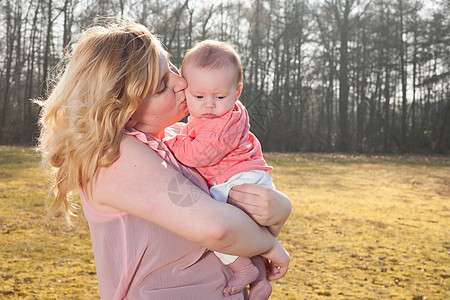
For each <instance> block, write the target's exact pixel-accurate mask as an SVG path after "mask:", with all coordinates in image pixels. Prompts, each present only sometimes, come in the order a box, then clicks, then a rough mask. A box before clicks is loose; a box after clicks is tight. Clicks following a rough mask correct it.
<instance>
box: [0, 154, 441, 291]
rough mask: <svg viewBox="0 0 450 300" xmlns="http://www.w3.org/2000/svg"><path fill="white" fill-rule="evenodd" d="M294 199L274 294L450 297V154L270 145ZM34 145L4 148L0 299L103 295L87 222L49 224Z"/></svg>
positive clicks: (281, 181) (278, 179) (278, 175)
mask: <svg viewBox="0 0 450 300" xmlns="http://www.w3.org/2000/svg"><path fill="white" fill-rule="evenodd" d="M266 159H267V160H268V162H269V163H270V164H271V165H273V166H274V167H275V171H274V172H273V174H272V175H273V177H274V179H275V183H276V185H277V187H278V188H279V189H280V190H281V191H283V192H284V193H286V194H287V195H288V196H289V197H290V198H291V200H292V202H293V212H292V215H291V218H290V219H289V220H288V223H287V224H286V226H285V228H284V229H283V232H282V233H281V235H280V240H281V241H282V243H283V244H284V245H285V246H286V248H287V249H288V251H289V252H290V254H291V258H292V261H291V267H290V270H289V273H288V275H287V276H286V277H285V278H283V279H281V280H279V281H277V282H274V283H273V286H274V292H273V296H272V297H271V299H413V300H419V299H449V298H450V288H449V286H450V285H449V280H450V279H449V277H450V269H449V268H450V259H449V254H450V253H449V251H450V235H449V227H450V221H449V216H450V212H449V209H450V207H449V206H450V202H449V200H450V159H449V158H448V157H440V158H427V157H409V158H404V157H378V158H376V157H372V158H369V157H364V156H338V155H312V154H308V155H301V154H289V155H288V154H267V155H266ZM47 191H48V182H47V177H46V176H45V175H44V174H43V173H42V172H41V171H40V170H39V167H38V158H37V157H36V155H35V154H34V153H33V151H32V150H31V149H26V148H14V147H0V239H1V241H0V274H1V281H0V282H1V284H0V298H7V299H16V298H19V299H24V298H25V299H98V298H99V296H98V291H97V282H96V275H95V265H94V259H93V255H92V249H91V242H90V237H89V230H88V228H87V225H86V223H85V222H84V221H83V219H81V218H78V219H77V220H76V227H75V228H74V229H68V228H67V227H65V226H64V225H62V222H60V221H54V222H51V223H50V224H47V223H46V222H45V220H44V219H43V215H44V214H45V210H46V207H45V199H46V193H47Z"/></svg>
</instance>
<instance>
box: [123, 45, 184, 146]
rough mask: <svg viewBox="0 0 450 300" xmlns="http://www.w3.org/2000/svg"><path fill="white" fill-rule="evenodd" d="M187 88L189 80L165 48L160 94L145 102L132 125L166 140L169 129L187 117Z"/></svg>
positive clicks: (161, 57)
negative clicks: (181, 74)
mask: <svg viewBox="0 0 450 300" xmlns="http://www.w3.org/2000/svg"><path fill="white" fill-rule="evenodd" d="M186 86H187V84H186V80H185V79H184V78H182V77H181V76H180V73H179V72H178V69H177V68H176V67H175V66H174V65H173V64H172V63H171V62H170V61H169V58H168V54H167V52H166V51H164V50H162V49H161V54H160V57H159V79H158V86H157V88H156V93H154V94H152V95H147V96H146V97H145V98H144V99H142V102H141V104H140V105H139V107H138V108H137V110H136V111H135V112H134V114H133V115H132V116H131V120H130V122H129V123H128V126H132V127H134V128H136V129H137V130H139V131H142V132H145V133H149V134H151V135H153V136H155V137H157V138H160V139H162V138H163V137H164V130H165V129H166V128H167V127H168V126H170V125H172V124H174V123H176V122H177V121H179V120H181V119H182V118H183V117H185V116H186V115H187V106H186V97H185V95H184V89H185V88H186Z"/></svg>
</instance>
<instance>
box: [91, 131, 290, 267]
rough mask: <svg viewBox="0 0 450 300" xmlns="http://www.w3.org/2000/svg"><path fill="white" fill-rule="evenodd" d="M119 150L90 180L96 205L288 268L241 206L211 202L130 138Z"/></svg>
mask: <svg viewBox="0 0 450 300" xmlns="http://www.w3.org/2000/svg"><path fill="white" fill-rule="evenodd" d="M120 153H121V155H120V157H119V158H118V159H117V160H116V161H115V162H114V163H113V164H112V165H111V166H109V167H107V168H103V169H101V170H100V172H99V174H98V176H97V178H96V180H95V182H94V184H93V188H92V190H91V193H90V197H89V198H90V201H91V203H92V205H93V206H94V207H96V208H97V209H100V210H103V211H124V212H127V213H129V214H132V215H135V216H138V217H140V218H143V219H145V220H147V221H149V222H152V223H154V224H157V225H159V226H161V227H163V228H165V229H168V230H170V231H172V232H174V233H176V234H178V235H180V236H182V237H183V238H185V239H187V240H190V241H192V242H195V243H198V244H200V245H202V246H204V247H206V248H208V249H211V250H218V251H221V252H223V253H227V254H233V255H240V256H249V257H250V256H254V255H258V254H262V255H263V256H265V257H267V258H269V259H271V260H272V261H274V262H275V263H276V265H277V266H278V267H281V270H280V272H282V273H285V272H286V271H287V266H288V264H289V256H288V255H287V253H286V252H285V250H284V248H283V247H282V246H281V245H280V244H279V243H278V241H277V240H276V239H275V238H274V237H273V236H272V235H271V234H270V233H269V232H268V230H267V229H266V228H264V227H261V226H259V225H258V224H256V223H255V222H254V221H253V220H252V219H251V218H249V217H248V216H247V215H246V214H245V213H244V212H242V211H241V210H240V209H237V208H236V207H233V206H232V205H227V204H225V203H221V202H218V201H215V200H213V199H212V198H211V197H209V196H208V195H207V194H206V193H204V192H202V191H201V190H200V189H198V188H197V187H196V186H195V185H194V184H192V183H191V182H190V181H188V180H187V179H186V178H185V177H183V176H182V175H180V174H179V173H178V172H176V171H175V170H174V169H173V168H171V167H170V166H168V165H167V164H166V163H165V162H164V161H163V160H162V159H161V158H160V157H159V156H158V155H157V154H156V153H154V152H153V151H152V150H151V149H150V148H148V147H147V146H146V145H144V144H142V143H141V142H139V141H138V140H136V139H135V138H134V137H130V136H124V137H123V140H122V142H121V147H120ZM274 272H276V268H274ZM283 275H284V274H283ZM283 275H281V276H283Z"/></svg>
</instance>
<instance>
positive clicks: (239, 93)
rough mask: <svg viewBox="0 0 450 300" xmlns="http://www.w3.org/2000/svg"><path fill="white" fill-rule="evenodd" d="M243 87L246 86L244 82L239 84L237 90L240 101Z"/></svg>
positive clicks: (237, 97)
mask: <svg viewBox="0 0 450 300" xmlns="http://www.w3.org/2000/svg"><path fill="white" fill-rule="evenodd" d="M243 87H244V85H243V84H242V82H240V83H238V86H237V90H236V100H238V99H239V97H240V96H241V93H242V88H243Z"/></svg>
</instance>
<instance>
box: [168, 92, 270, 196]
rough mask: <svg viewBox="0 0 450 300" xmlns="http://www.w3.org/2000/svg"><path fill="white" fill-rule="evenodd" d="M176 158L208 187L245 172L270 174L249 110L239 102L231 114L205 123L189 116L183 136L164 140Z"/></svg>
mask: <svg viewBox="0 0 450 300" xmlns="http://www.w3.org/2000/svg"><path fill="white" fill-rule="evenodd" d="M164 142H165V143H166V145H167V146H168V147H169V148H170V150H171V151H172V153H173V154H174V155H175V156H176V158H177V159H178V160H179V161H180V162H182V163H183V164H184V165H186V166H189V167H193V168H195V169H196V170H197V171H198V172H199V173H200V174H201V175H202V176H203V177H204V178H205V179H206V181H207V182H208V186H210V187H211V186H213V185H216V184H221V183H224V182H225V181H227V180H228V179H229V178H230V177H231V176H233V175H236V174H238V173H240V172H243V171H249V170H264V171H267V172H270V171H272V170H273V168H272V167H270V166H268V165H267V164H266V162H265V160H264V158H263V156H262V150H261V144H260V143H259V141H258V139H257V138H256V137H255V136H254V135H253V133H251V132H250V123H249V117H248V113H247V110H246V109H245V107H244V105H243V104H242V103H241V102H240V101H239V100H238V101H236V105H235V107H234V109H233V110H232V111H229V112H227V113H226V114H224V115H223V116H221V117H218V118H214V119H209V120H205V121H204V120H202V119H199V118H195V117H193V116H190V117H189V118H188V123H187V124H186V125H185V126H184V127H183V128H182V129H181V133H180V134H178V135H175V136H173V137H171V138H167V139H165V140H164Z"/></svg>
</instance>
